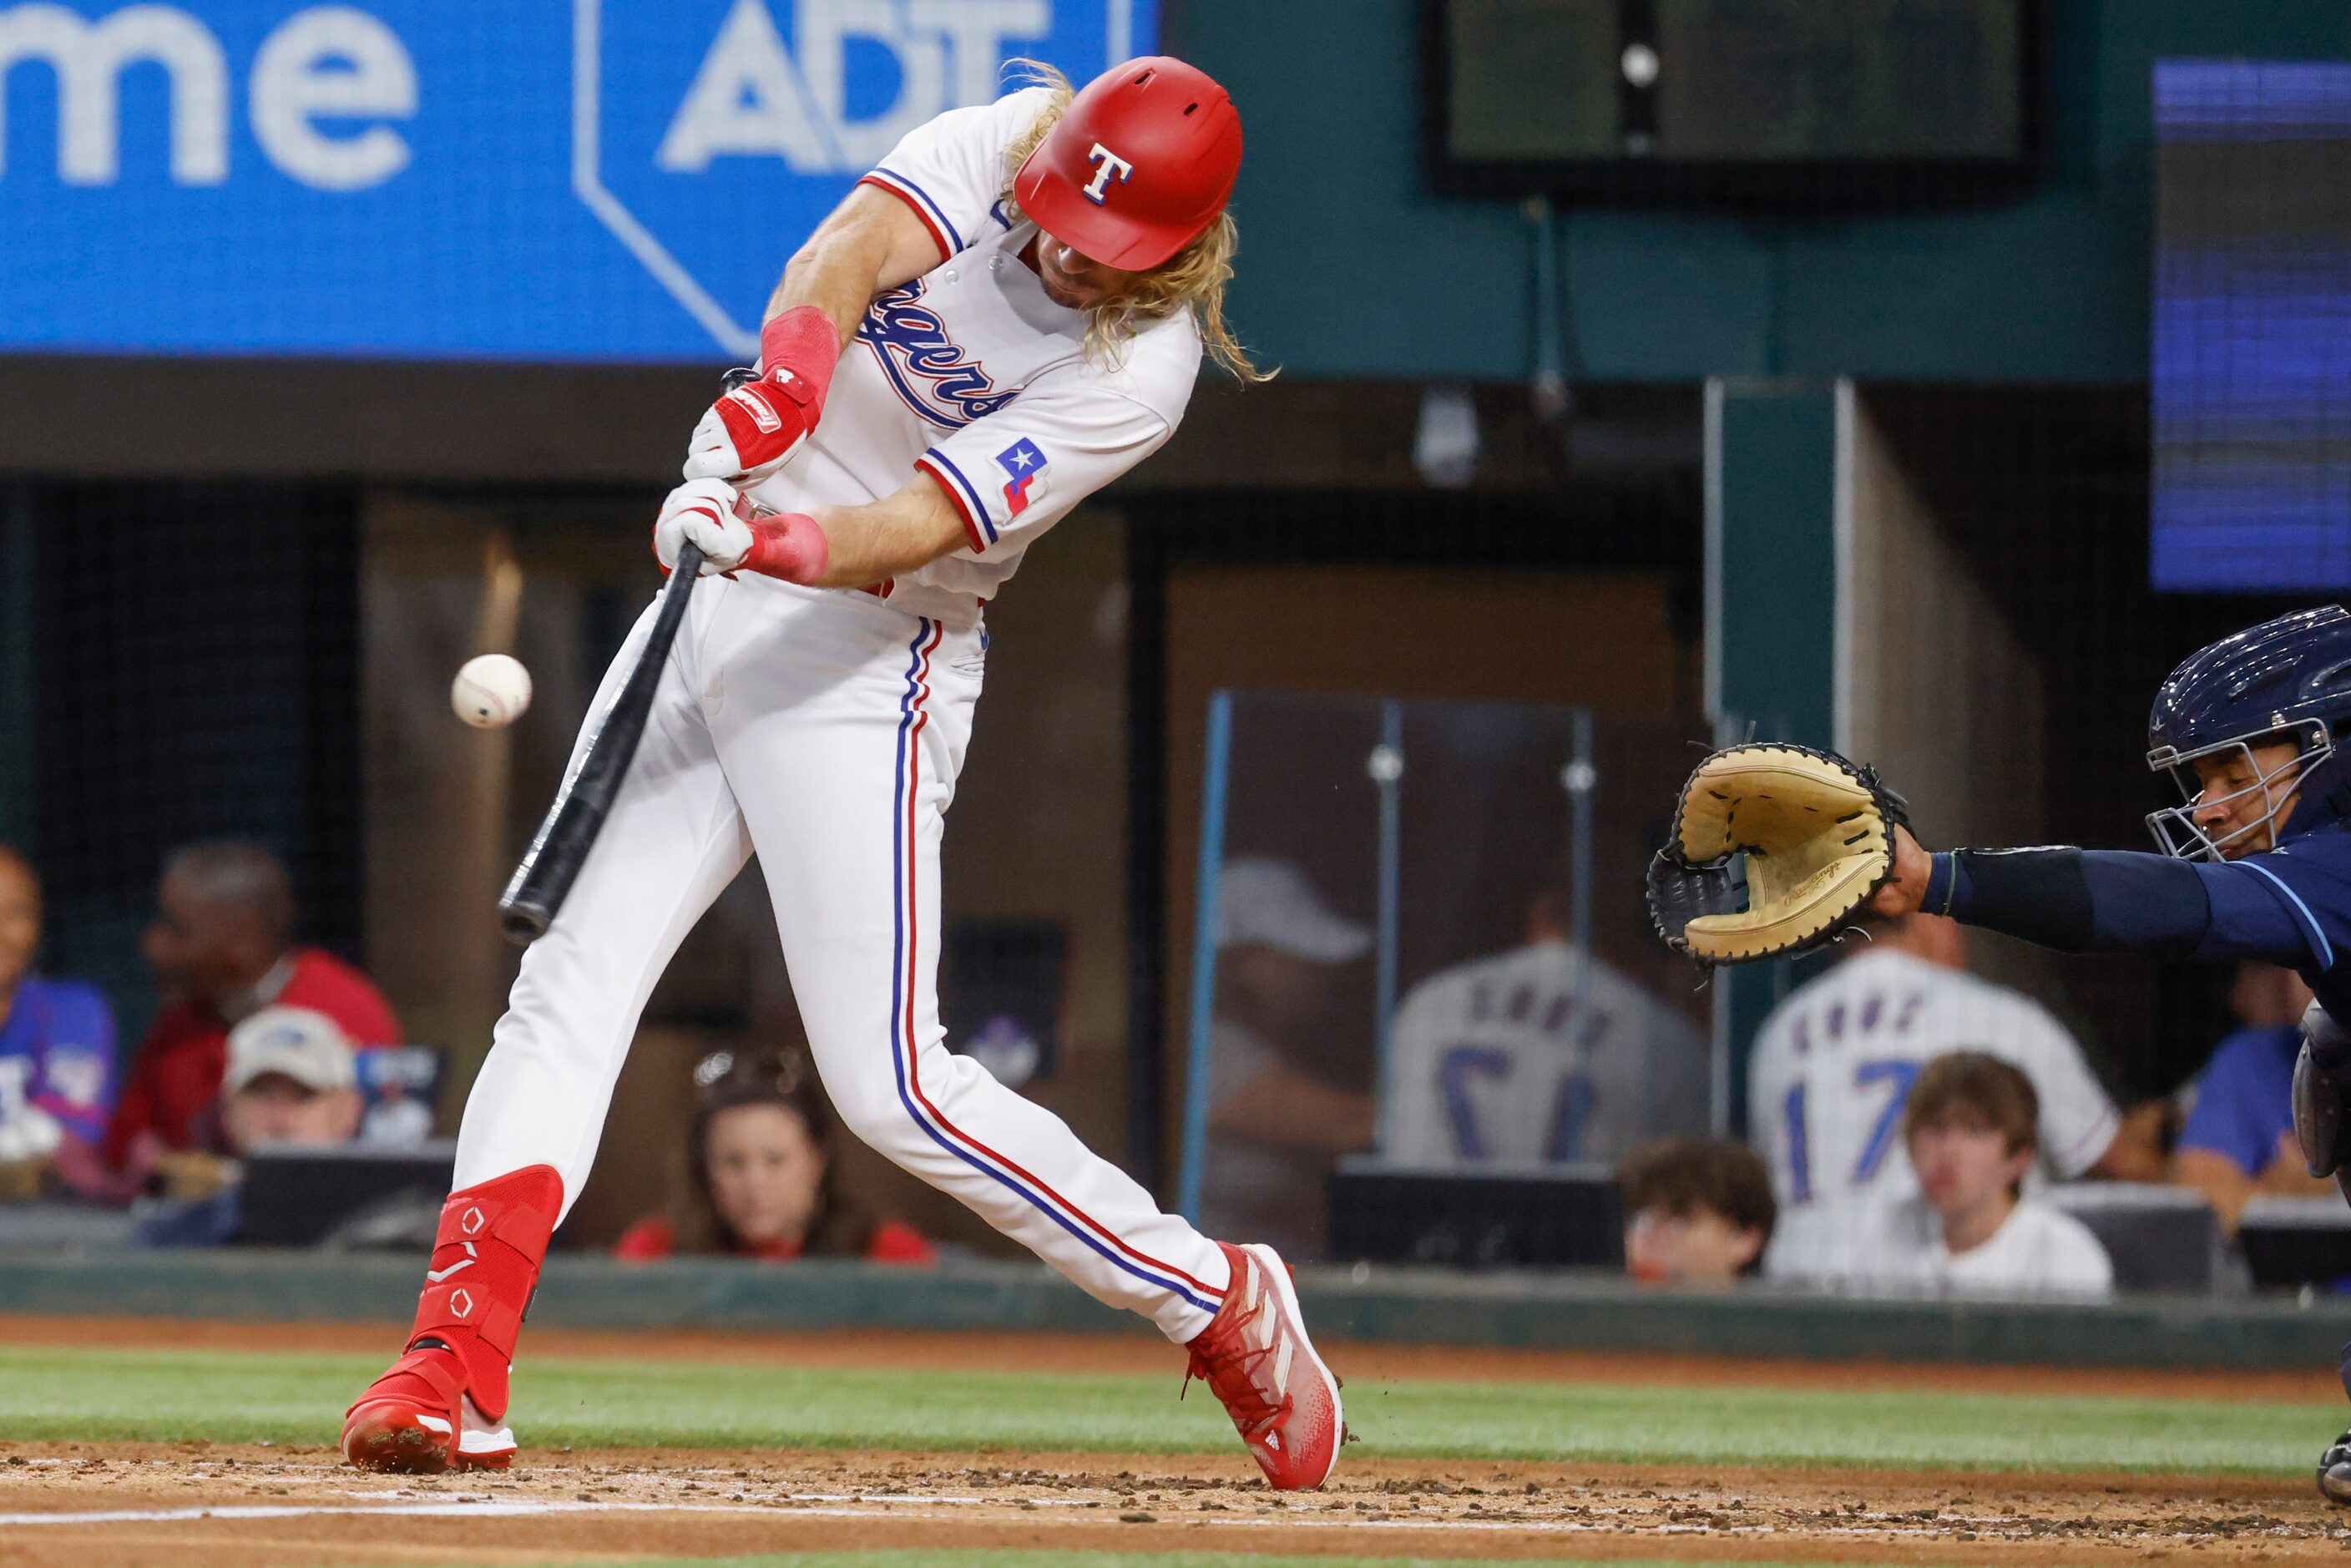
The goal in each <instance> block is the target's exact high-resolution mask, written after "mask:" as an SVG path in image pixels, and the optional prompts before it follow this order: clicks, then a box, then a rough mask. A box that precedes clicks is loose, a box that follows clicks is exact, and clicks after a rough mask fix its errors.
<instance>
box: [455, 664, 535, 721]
mask: <svg viewBox="0 0 2351 1568" xmlns="http://www.w3.org/2000/svg"><path fill="white" fill-rule="evenodd" d="M449 706H451V707H453V708H455V709H456V710H457V716H458V717H459V718H462V719H464V720H465V722H466V723H467V724H470V725H472V726H473V727H475V729H498V728H502V727H505V726H507V725H509V724H512V723H513V722H514V721H515V720H517V719H518V718H520V717H521V716H523V714H524V712H525V710H527V709H528V707H529V706H530V672H529V671H528V670H526V669H524V668H523V667H522V661H521V660H519V659H517V658H514V657H511V656H510V655H508V654H505V653H484V654H482V655H481V656H480V657H478V658H473V659H468V660H466V661H465V668H464V669H462V670H459V671H458V672H457V679H456V680H455V683H453V684H452V685H450V687H449Z"/></svg>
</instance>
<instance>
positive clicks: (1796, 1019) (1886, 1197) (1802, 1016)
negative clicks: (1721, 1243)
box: [1747, 915, 2164, 1274]
mask: <svg viewBox="0 0 2351 1568" xmlns="http://www.w3.org/2000/svg"><path fill="white" fill-rule="evenodd" d="M1870 934H1871V938H1872V939H1871V940H1869V941H1867V942H1863V941H1858V940H1856V941H1854V942H1852V943H1849V944H1848V945H1847V946H1846V948H1845V956H1844V958H1842V959H1841V960H1840V961H1839V962H1838V963H1837V965H1836V967H1834V968H1832V969H1830V970H1829V971H1828V972H1827V973H1826V974H1823V975H1821V976H1819V977H1815V978H1813V979H1812V980H1810V981H1807V982H1806V983H1805V984H1803V985H1802V986H1799V987H1797V988H1795V990H1793V991H1792V992H1790V993H1789V995H1788V997H1787V998H1786V999H1785V1000H1784V1001H1782V1002H1781V1003H1780V1005H1779V1006H1778V1007H1777V1008H1775V1009H1772V1012H1771V1017H1770V1018H1768V1019H1765V1020H1764V1022H1763V1028H1762V1030H1761V1032H1760V1033H1758V1035H1757V1036H1756V1040H1755V1051H1754V1054H1753V1055H1752V1056H1751V1057H1750V1059H1749V1062H1748V1078H1747V1082H1748V1096H1749V1098H1748V1121H1749V1126H1748V1131H1749V1134H1750V1136H1751V1138H1752V1139H1753V1141H1754V1144H1755V1149H1756V1152H1757V1153H1758V1154H1760V1155H1762V1156H1763V1160H1764V1163H1765V1164H1766V1165H1767V1166H1770V1167H1771V1186H1772V1191H1773V1195H1774V1196H1775V1197H1778V1198H1779V1200H1780V1228H1779V1231H1778V1233H1777V1235H1776V1236H1775V1237H1774V1238H1773V1240H1772V1245H1771V1258H1770V1260H1768V1261H1767V1264H1766V1267H1767V1268H1768V1269H1769V1270H1770V1271H1771V1272H1773V1273H1796V1274H1820V1273H1827V1272H1833V1271H1834V1268H1835V1267H1836V1260H1838V1259H1839V1258H1840V1257H1842V1256H1843V1255H1844V1250H1845V1249H1846V1246H1847V1244H1848V1243H1849V1242H1850V1240H1851V1234H1850V1225H1851V1216H1852V1215H1853V1214H1855V1213H1858V1212H1860V1211H1861V1210H1862V1208H1863V1207H1865V1205H1866V1204H1868V1203H1871V1202H1875V1203H1877V1204H1880V1205H1889V1206H1890V1205H1893V1204H1897V1203H1900V1202H1903V1201H1904V1200H1906V1199H1909V1198H1914V1197H1917V1194H1918V1182H1917V1176H1916V1175H1915V1174H1914V1173H1913V1172H1912V1171H1911V1169H1910V1162H1909V1159H1908V1156H1907V1154H1906V1153H1905V1151H1904V1148H1903V1145H1902V1140H1901V1138H1900V1137H1899V1135H1898V1134H1899V1130H1900V1128H1901V1126H1902V1112H1903V1105H1904V1102H1905V1099H1906V1098H1907V1095H1908V1094H1909V1092H1910V1086H1911V1084H1912V1083H1913V1082H1916V1080H1917V1076H1918V1073H1919V1071H1920V1070H1921V1069H1922V1068H1924V1067H1925V1066H1926V1064H1927V1063H1928V1062H1929V1061H1933V1060H1934V1059H1935V1058H1937V1057H1938V1056H1941V1055H1944V1054H1945V1053H1947V1052H1949V1051H1985V1052H1989V1053H1991V1055H1994V1056H1997V1057H1999V1058H2001V1060H2002V1061H2008V1062H2011V1063H2012V1064H2014V1065H2015V1066H2016V1067H2017V1068H2018V1069H2019V1070H2020V1071H2022V1072H2023V1073H2024V1075H2025V1076H2026V1077H2027V1078H2028V1079H2030V1080H2031V1081H2032V1089H2033V1093H2034V1096H2035V1099H2036V1102H2037V1103H2038V1105H2039V1107H2040V1113H2039V1124H2040V1125H2039V1140H2038V1141H2039V1144H2040V1147H2041V1151H2042V1164H2043V1166H2045V1167H2046V1170H2047V1174H2048V1175H2049V1176H2051V1177H2053V1178H2054V1179H2056V1180H2061V1181H2073V1180H2078V1179H2080V1178H2082V1177H2084V1176H2107V1177H2113V1178H2116V1179H2119V1180H2126V1181H2159V1180H2161V1179H2162V1177H2163V1174H2164V1162H2163V1156H2162V1154H2161V1152H2160V1150H2159V1148H2158V1143H2157V1140H2156V1138H2155V1136H2154V1128H2153V1124H2152V1123H2151V1122H2150V1121H2149V1120H2148V1119H2147V1117H2145V1116H2142V1115H2140V1114H2138V1113H2134V1114H2133V1115H2132V1116H2131V1117H2130V1118H2127V1119H2126V1118H2125V1117H2124V1116H2123V1115H2122V1114H2121V1113H2119V1112H2118V1111H2117V1110H2116V1107H2115V1103H2114V1102H2113V1101H2112V1100H2110V1099H2109V1098H2108V1097H2107V1095H2106V1092H2105V1089H2104V1088H2103V1087H2101V1086H2100V1084H2099V1082H2098V1080H2097V1076H2096V1075H2095V1073H2093V1072H2092V1071H2090V1064H2089V1062H2088V1061H2087V1060H2086V1059H2085V1057H2084V1056H2083V1054H2082V1048H2081V1046H2080V1045H2079V1044H2078V1043H2076V1042H2075V1040H2074V1037H2073V1036H2072V1035H2071V1034H2069V1033H2067V1032H2066V1030H2065V1028H2064V1025H2062V1024H2060V1023H2059V1022H2058V1021H2057V1019H2055V1018H2054V1017H2053V1016H2052V1015H2051V1014H2050V1013H2049V1011H2048V1010H2047V1009H2044V1008H2043V1007H2042V1006H2041V1005H2040V1004H2039V1003H2038V1002H2035V1001H2033V1000H2032V999H2031V998H2028V997H2025V996H2023V995H2022V994H2021V993H2019V992H2016V991H2011V990H2009V989H2007V988H2004V987H2001V986H1996V985H1993V984H1991V982H1990V981H1988V980H1983V979H1980V978H1978V977H1976V976H1974V975H1971V974H1969V973H1968V972H1967V962H1968V954H1967V934H1966V931H1965V929H1964V928H1963V927H1961V926H1960V925H1959V923H1958V922H1957V921H1953V920H1946V919H1943V918H1941V917H1940V916H1938V915H1911V916H1909V917H1908V918H1907V919H1905V920H1900V921H1895V922H1892V923H1890V924H1887V925H1878V926H1873V927H1871V933H1870Z"/></svg>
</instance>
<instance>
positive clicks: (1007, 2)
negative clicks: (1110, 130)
mask: <svg viewBox="0 0 2351 1568" xmlns="http://www.w3.org/2000/svg"><path fill="white" fill-rule="evenodd" d="M1155 24H1156V0H673V3H671V4H665V5H610V4H607V3H606V0H573V10H572V32H573V37H572V49H573V62H572V150H571V186H572V191H573V193H575V194H576V195H577V196H578V197H579V198H580V201H581V202H583V203H584V204H586V205H587V206H588V208H589V210H590V212H592V213H594V214H596V216H597V218H598V220H599V221H601V223H602V224H603V225H604V227H605V228H606V229H607V230H608V231H609V232H610V233H611V235H612V237H613V238H614V239H615V240H617V241H618V242H619V243H620V244H621V245H622V246H625V247H626V248H627V249H628V251H629V253H630V254H631V255H632V256H635V257H636V259H637V261H638V263H639V264H640V265H641V266H642V267H643V268H644V270H645V272H646V273H647V275H648V276H649V279H650V282H651V283H652V284H653V285H657V286H658V289H659V291H660V293H661V294H666V295H667V296H668V297H669V299H670V300H671V301H673V302H674V306H675V307H676V308H682V309H683V310H684V312H685V313H686V314H687V315H688V316H690V317H692V319H694V320H695V322H697V323H699V325H700V327H701V329H702V330H703V331H704V332H705V333H707V334H708V335H709V337H710V339H711V340H712V341H714V342H715V343H716V344H717V345H718V346H719V347H720V348H721V349H722V350H725V351H726V352H727V353H729V354H732V355H734V356H736V357H737V358H738V359H746V360H747V359H749V358H751V357H752V356H754V355H756V354H757V353H758V348H759V339H758V326H759V316H760V311H761V308H762V307H763V306H764V304H765V303H766V301H767V298H768V294H769V292H770V291H771V290H772V289H773V288H774V287H775V284H776V277H777V275H778V273H779V272H780V271H781V270H782V267H783V264H784V262H785V260H786V259H787V258H788V257H789V256H790V254H791V252H792V250H793V249H794V247H796V246H798V245H799V242H800V241H801V239H803V238H804V237H806V235H808V233H809V231H810V230H811V229H813V228H814V227H815V226H816V225H817V224H818V222H819V221H820V220H821V219H822V218H823V216H824V214H826V213H828V212H830V211H831V209H832V207H833V206H834V205H835V204H837V203H839V202H840V200H841V197H842V196H844V195H845V194H847V193H848V192H849V189H850V187H851V186H852V184H854V183H856V181H857V179H858V178H859V176H861V175H862V174H864V173H865V172H867V171H868V170H870V169H872V167H873V166H874V165H875V164H876V163H879V162H882V160H883V158H884V157H886V156H887V155H888V153H889V152H890V149H891V148H892V147H893V146H895V145H896V144H897V142H898V140H899V139H900V138H901V137H903V136H904V135H905V134H906V132H908V131H912V130H914V128H915V127H916V126H918V125H921V124H923V123H924V122H925V121H926V120H931V119H933V118H935V116H937V115H939V114H942V113H944V112H946V110H950V109H954V108H957V107H959V106H962V105H966V104H974V103H986V102H988V101H989V100H991V99H995V98H996V97H998V95H999V94H1001V93H1002V92H1003V91H1004V90H1005V89H1006V85H1007V84H1006V82H1005V79H1004V64H1005V62H1006V61H1007V60H1009V59H1013V58H1015V57H1032V58H1036V59H1041V60H1045V61H1048V62H1050V63H1051V64H1052V65H1054V66H1055V67H1057V68H1060V69H1061V70H1062V71H1063V72H1065V73H1067V74H1068V75H1069V76H1070V77H1071V78H1072V79H1073V80H1075V81H1077V82H1079V83H1080V84H1083V83H1084V82H1085V81H1087V80H1089V79H1090V78H1092V77H1094V76H1096V75H1097V74H1099V73H1100V72H1102V70H1104V69H1106V68H1109V67H1110V66H1112V65H1114V64H1116V63H1117V62H1118V61H1120V60H1123V59H1128V58H1131V57H1134V56H1135V55H1138V54H1147V53H1149V52H1150V51H1151V50H1152V49H1153V48H1154V47H1155V46H1156V38H1155V33H1156V31H1157V28H1156V25H1155ZM755 236H756V237H755ZM658 298H659V295H658V294H654V293H653V292H652V291H651V290H648V299H649V302H650V301H651V300H654V299H658Z"/></svg>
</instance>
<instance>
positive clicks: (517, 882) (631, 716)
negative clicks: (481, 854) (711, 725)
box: [498, 545, 702, 946]
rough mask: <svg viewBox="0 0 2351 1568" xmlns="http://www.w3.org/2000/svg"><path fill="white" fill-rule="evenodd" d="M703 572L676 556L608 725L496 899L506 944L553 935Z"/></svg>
mask: <svg viewBox="0 0 2351 1568" xmlns="http://www.w3.org/2000/svg"><path fill="white" fill-rule="evenodd" d="M701 575H702V551H701V550H699V549H695V547H694V546H693V545H686V546H684V548H682V549H679V551H678V552H677V565H676V566H675V567H674V569H673V570H671V572H670V574H669V582H668V583H667V585H666V586H664V588H663V589H662V596H661V608H660V610H659V611H658V612H655V614H654V616H653V635H652V636H651V637H648V638H646V639H645V645H644V648H643V651H642V652H640V653H638V654H637V663H636V665H635V667H634V668H632V670H630V672H629V678H628V680H627V682H626V683H624V684H623V685H622V687H621V695H619V696H618V697H616V698H614V699H613V701H612V706H611V709H610V711H608V712H607V713H606V714H605V715H604V722H603V723H602V724H601V725H599V726H598V727H597V729H596V733H595V734H594V735H592V736H590V737H589V738H588V749H587V750H586V752H585V753H583V754H582V755H581V757H580V766H579V768H577V769H575V770H574V771H573V772H572V774H571V775H570V777H569V778H568V779H565V780H564V783H563V787H562V788H561V789H558V790H557V791H556V792H555V804H553V805H552V806H549V808H548V809H547V819H546V821H542V822H540V823H539V824H538V835H537V836H536V837H534V838H533V839H532V840H531V841H530V848H529V849H528V850H527V851H525V852H523V857H522V863H521V864H519V865H517V866H516V867H515V873H514V876H513V878H512V879H511V880H510V881H508V882H507V890H506V892H505V894H502V895H501V896H500V897H499V899H498V925H499V928H500V929H501V930H503V931H505V932H506V934H507V940H508V941H510V942H513V943H515V944H517V946H529V945H530V944H531V943H533V942H535V941H537V940H538V938H539V937H541V936H545V935H546V934H547V928H548V926H549V925H552V924H554V921H555V915H556V912H557V911H558V910H559V909H561V908H562V907H563V901H564V899H565V898H566V897H567V896H569V894H570V892H571V884H572V883H574V882H576V881H578V880H579V878H580V866H581V865H582V864H584V863H585V862H587V859H588V852H589V851H590V850H591V849H594V848H595V847H596V835H597V834H599V833H601V832H602V831H604V819H605V818H606V817H608V816H610V815H611V811H612V798H613V797H614V796H615V795H617V794H619V793H620V791H621V780H622V779H625V778H627V777H628V775H629V764H630V763H631V762H632V761H634V760H635V759H636V755H637V743H638V742H639V741H640V740H642V739H643V738H644V734H645V718H646V716H647V715H649V714H650V713H652V711H653V692H654V689H655V688H656V687H658V686H659V685H661V675H662V666H663V665H664V664H667V663H668V662H669V651H670V645H671V644H672V643H675V642H676V641H677V629H678V627H679V626H680V625H682V624H684V621H685V601H686V600H687V599H688V598H690V597H691V596H692V595H693V593H694V584H695V580H696V579H697V578H699V577H700V576H701Z"/></svg>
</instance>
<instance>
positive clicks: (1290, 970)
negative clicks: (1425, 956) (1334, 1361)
mask: <svg viewBox="0 0 2351 1568" xmlns="http://www.w3.org/2000/svg"><path fill="white" fill-rule="evenodd" d="M1216 942H1217V995H1216V1004H1215V1013H1214V1015H1213V1018H1212V1020H1211V1026H1210V1037H1209V1073H1208V1076H1209V1090H1208V1138H1209V1149H1208V1156H1207V1164H1206V1166H1205V1168H1204V1169H1203V1171H1202V1172H1201V1190H1200V1209H1201V1225H1202V1228H1205V1229H1206V1230H1207V1232H1208V1233H1209V1234H1210V1235H1216V1236H1249V1237H1252V1238H1254V1239H1258V1240H1260V1241H1264V1242H1267V1243H1268V1244H1270V1245H1271V1246H1273V1247H1276V1248H1279V1249H1280V1250H1281V1251H1282V1252H1283V1254H1284V1255H1286V1256H1290V1257H1305V1258H1312V1257H1318V1256H1320V1255H1321V1253H1322V1237H1323V1231H1324V1222H1325V1218H1326V1216H1325V1214H1324V1207H1323V1206H1324V1188H1323V1178H1324V1177H1325V1176H1328V1175H1329V1174H1330V1170H1331V1166H1332V1162H1333V1161H1334V1160H1336V1159H1337V1158H1338V1157H1339V1156H1340V1155H1346V1154H1353V1153H1355V1152H1357V1151H1359V1150H1366V1149H1369V1148H1370V1147H1371V1146H1372V1143H1373V1128H1374V1122H1375V1120H1376V1113H1377V1110H1378V1100H1377V1097H1376V1096H1375V1095H1374V1093H1373V1092H1372V1060H1371V1053H1370V1051H1368V1050H1363V1049H1358V1047H1359V1045H1360V1044H1361V1043H1362V1042H1365V1041H1367V1040H1368V1038H1369V1036H1368V1034H1367V1032H1365V1031H1363V1030H1344V1029H1339V1028H1334V1027H1333V1020H1334V1019H1339V1018H1343V1017H1344V1016H1345V1012H1344V1004H1343V999H1342V998H1343V996H1344V994H1345V992H1346V990H1347V989H1348V988H1350V987H1351V986H1353V985H1356V984H1360V986H1361V988H1362V995H1363V996H1364V997H1365V998H1368V997H1369V996H1370V994H1371V991H1370V977H1369V976H1367V975H1364V973H1363V972H1362V971H1361V970H1358V969H1353V966H1354V965H1356V964H1357V963H1358V962H1360V961H1361V960H1362V959H1363V958H1364V956H1366V955H1368V954H1369V953H1370V952H1371V950H1372V933H1371V932H1370V930H1369V929H1367V928H1366V927H1364V926H1363V925H1359V924H1357V923H1356V922H1354V921H1352V920H1349V919H1348V918H1346V917H1345V916H1344V915H1340V914H1339V913H1338V912H1336V911H1335V910H1333V909H1332V907H1331V906H1330V904H1328V903H1326V902H1325V901H1324V900H1323V897H1322V893H1321V892H1320V891H1318V890H1317V889H1316V887H1315V886H1314V884H1313V883H1312V882H1311V881H1310V880H1309V879H1308V877H1307V875H1306V873H1304V872H1302V871H1301V870H1300V869H1299V868H1298V867H1297V866H1296V865H1295V864H1293V863H1291V862H1289V861H1286V860H1276V859H1273V858H1270V857H1268V856H1262V855H1247V856H1242V857H1239V858H1238V859H1235V860H1233V861H1231V862H1228V863H1227V864H1226V866H1225V869H1224V874H1223V875H1222V877H1220V878H1219V879H1218V882H1217V930H1216Z"/></svg>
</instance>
